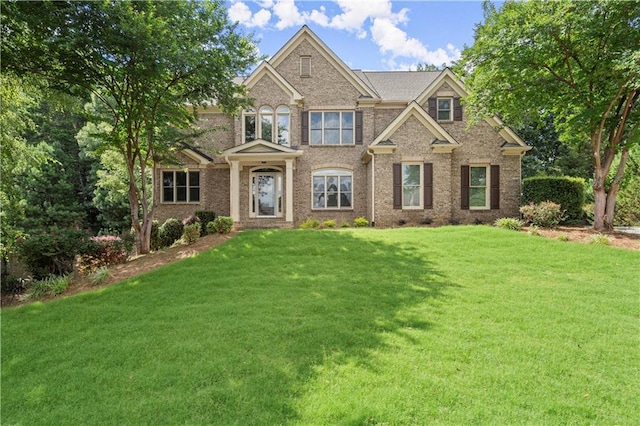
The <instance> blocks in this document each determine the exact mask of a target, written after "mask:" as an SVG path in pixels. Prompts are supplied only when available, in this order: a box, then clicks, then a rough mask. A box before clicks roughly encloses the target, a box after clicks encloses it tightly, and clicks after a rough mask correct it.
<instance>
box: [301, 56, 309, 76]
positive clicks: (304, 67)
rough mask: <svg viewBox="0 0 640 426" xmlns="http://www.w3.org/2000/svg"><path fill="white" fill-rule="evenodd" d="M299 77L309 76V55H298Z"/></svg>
mask: <svg viewBox="0 0 640 426" xmlns="http://www.w3.org/2000/svg"><path fill="white" fill-rule="evenodd" d="M300 77H311V56H300Z"/></svg>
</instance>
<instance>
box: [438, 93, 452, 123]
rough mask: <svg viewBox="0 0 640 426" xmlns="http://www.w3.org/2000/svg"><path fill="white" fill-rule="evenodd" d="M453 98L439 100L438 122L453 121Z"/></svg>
mask: <svg viewBox="0 0 640 426" xmlns="http://www.w3.org/2000/svg"><path fill="white" fill-rule="evenodd" d="M452 105H453V99H452V98H438V121H452V120H453V118H452V111H453V109H452Z"/></svg>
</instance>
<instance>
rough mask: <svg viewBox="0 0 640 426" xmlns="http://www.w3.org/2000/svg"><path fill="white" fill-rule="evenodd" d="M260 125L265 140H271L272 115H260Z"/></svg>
mask: <svg viewBox="0 0 640 426" xmlns="http://www.w3.org/2000/svg"><path fill="white" fill-rule="evenodd" d="M260 126H261V127H262V135H261V136H260V137H261V138H262V139H264V140H265V141H269V142H272V141H273V115H261V116H260Z"/></svg>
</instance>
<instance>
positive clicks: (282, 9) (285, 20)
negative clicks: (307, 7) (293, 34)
mask: <svg viewBox="0 0 640 426" xmlns="http://www.w3.org/2000/svg"><path fill="white" fill-rule="evenodd" d="M273 13H274V14H275V15H276V16H277V17H278V19H279V21H278V22H277V23H276V28H277V29H279V30H284V29H286V28H289V27H296V26H300V25H304V24H306V23H307V19H308V17H309V13H306V12H305V13H304V14H302V13H300V11H299V10H298V6H296V4H295V2H294V1H293V0H278V1H276V3H275V4H274V5H273Z"/></svg>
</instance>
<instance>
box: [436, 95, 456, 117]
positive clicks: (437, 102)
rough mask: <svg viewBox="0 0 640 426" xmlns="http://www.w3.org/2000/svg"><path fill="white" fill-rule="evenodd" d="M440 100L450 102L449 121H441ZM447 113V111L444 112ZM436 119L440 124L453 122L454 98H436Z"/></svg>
mask: <svg viewBox="0 0 640 426" xmlns="http://www.w3.org/2000/svg"><path fill="white" fill-rule="evenodd" d="M440 100H448V101H449V110H448V111H449V118H447V119H440V111H441V110H440ZM442 111H443V112H444V111H447V110H442ZM436 118H437V121H439V122H447V121H453V98H452V97H449V96H439V97H438V98H436Z"/></svg>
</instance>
